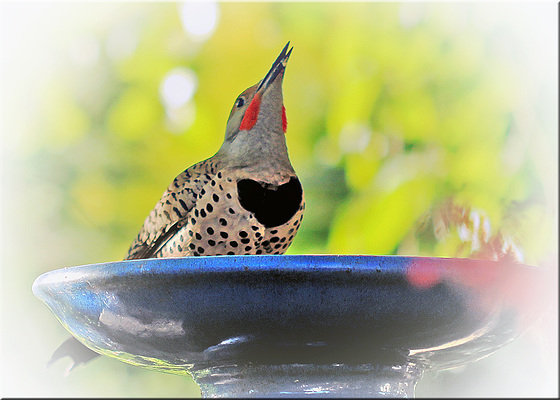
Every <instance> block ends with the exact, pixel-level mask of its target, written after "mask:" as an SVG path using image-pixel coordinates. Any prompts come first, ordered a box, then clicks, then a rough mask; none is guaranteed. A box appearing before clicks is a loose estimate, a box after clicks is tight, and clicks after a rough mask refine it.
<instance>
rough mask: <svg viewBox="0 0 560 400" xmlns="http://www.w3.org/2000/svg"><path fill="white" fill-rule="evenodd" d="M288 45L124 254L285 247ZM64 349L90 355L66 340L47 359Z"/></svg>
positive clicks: (298, 213)
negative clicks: (215, 145) (214, 147)
mask: <svg viewBox="0 0 560 400" xmlns="http://www.w3.org/2000/svg"><path fill="white" fill-rule="evenodd" d="M288 46H289V42H288V44H286V46H285V47H284V49H283V50H282V52H281V53H280V55H279V56H278V58H277V59H276V61H275V62H274V63H273V64H272V68H271V69H270V71H268V73H267V74H266V76H265V77H264V78H263V79H262V80H261V81H260V82H259V83H257V84H256V85H254V86H251V87H250V88H248V89H247V90H245V91H244V92H243V93H241V94H240V95H239V97H237V99H236V100H235V103H234V105H233V108H232V110H231V112H230V115H229V119H228V121H227V126H226V134H225V139H224V142H223V144H222V146H221V147H220V149H219V150H218V152H217V153H216V154H215V155H214V156H212V157H210V158H208V159H206V160H204V161H202V162H199V163H197V164H195V165H193V166H191V167H190V168H187V169H186V170H185V171H183V172H182V173H181V174H179V176H177V177H176V178H175V179H174V180H173V182H171V184H170V185H169V187H168V188H167V190H166V191H165V192H164V193H163V196H162V197H161V199H160V200H159V202H158V203H157V204H156V206H155V207H154V209H153V210H152V211H151V212H150V214H149V215H148V217H147V218H146V220H145V222H144V225H143V226H142V228H141V229H140V232H139V233H138V236H137V237H136V238H135V240H134V241H133V243H132V245H131V246H130V249H129V250H128V254H127V256H126V258H125V259H141V258H158V257H181V256H203V255H204V256H207V255H237V254H283V253H284V252H285V251H286V249H287V248H288V246H289V245H290V244H291V243H292V240H293V238H294V236H295V234H296V232H297V231H298V228H299V226H300V223H301V220H302V218H303V210H304V208H305V202H304V195H303V188H302V186H301V184H300V182H299V179H298V177H297V175H296V173H295V171H294V169H293V167H292V165H291V163H290V160H289V157H288V149H287V146H286V138H285V133H286V127H287V120H286V110H285V108H284V103H283V97H282V81H283V78H284V70H285V67H286V63H287V61H288V58H289V57H290V54H291V52H292V49H290V50H289V51H288ZM66 355H68V356H70V357H72V358H73V360H74V363H75V365H77V364H80V363H85V362H87V361H89V360H90V359H92V358H95V357H96V356H97V353H95V352H93V351H91V350H89V349H87V348H85V346H82V345H81V344H80V343H79V342H78V341H77V340H76V339H74V338H70V339H68V340H67V341H66V342H65V343H64V344H63V345H62V346H61V347H60V348H59V349H57V351H55V353H54V354H53V358H52V359H51V361H50V362H51V363H52V362H53V361H55V360H57V359H59V358H61V357H64V356H66ZM75 365H73V366H72V368H73V367H74V366H75Z"/></svg>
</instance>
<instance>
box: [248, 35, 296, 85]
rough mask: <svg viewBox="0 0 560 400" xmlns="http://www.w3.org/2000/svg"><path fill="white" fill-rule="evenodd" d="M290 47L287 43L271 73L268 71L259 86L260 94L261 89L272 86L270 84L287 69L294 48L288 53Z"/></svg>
mask: <svg viewBox="0 0 560 400" xmlns="http://www.w3.org/2000/svg"><path fill="white" fill-rule="evenodd" d="M289 45H290V42H288V43H286V46H284V48H283V49H282V52H281V53H280V55H279V56H278V58H277V59H276V61H274V63H273V64H272V67H271V68H270V71H268V73H267V74H266V76H265V77H264V79H263V80H262V81H261V83H260V84H259V87H258V88H257V92H259V91H260V90H261V88H264V89H266V88H267V87H268V86H270V84H271V83H272V82H274V80H275V79H276V77H277V76H278V74H280V73H281V72H283V71H284V69H285V68H286V63H287V62H288V58H290V54H292V49H293V47H292V48H290V51H287V50H288V46H289Z"/></svg>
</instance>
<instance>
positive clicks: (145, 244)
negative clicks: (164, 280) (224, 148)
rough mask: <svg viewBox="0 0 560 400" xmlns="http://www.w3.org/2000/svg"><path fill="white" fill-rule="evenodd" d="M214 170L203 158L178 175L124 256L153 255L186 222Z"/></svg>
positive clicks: (137, 257) (129, 257) (127, 258)
mask: <svg viewBox="0 0 560 400" xmlns="http://www.w3.org/2000/svg"><path fill="white" fill-rule="evenodd" d="M214 173H215V169H214V166H213V165H212V163H211V162H209V160H205V161H202V162H200V163H198V164H195V165H193V166H192V167H190V168H188V169H186V170H185V171H183V172H182V173H181V174H179V175H178V176H177V177H176V178H175V179H174V180H173V182H171V184H170V185H169V187H168V188H167V190H166V191H165V192H164V193H163V195H162V196H161V199H160V200H159V201H158V203H157V204H156V206H155V207H154V209H153V210H152V211H151V212H150V214H149V215H148V217H147V218H146V220H145V221H144V225H143V226H142V228H141V229H140V232H139V233H138V236H137V237H136V238H135V239H134V241H133V242H132V244H131V246H130V248H129V250H128V253H127V255H126V257H125V259H126V260H132V259H140V258H151V257H153V256H154V255H155V254H156V253H157V252H158V251H159V250H160V249H161V248H162V247H163V246H164V245H165V243H167V242H168V241H169V240H170V239H171V238H172V237H173V236H174V235H175V234H176V233H177V232H178V231H179V230H180V229H181V228H182V227H183V226H184V225H185V224H186V223H187V218H188V215H189V212H190V211H191V210H192V209H193V208H194V205H195V204H196V201H197V199H198V197H199V193H200V190H201V189H202V188H203V187H204V186H205V185H206V183H207V182H208V181H210V180H211V179H212V177H213V175H214Z"/></svg>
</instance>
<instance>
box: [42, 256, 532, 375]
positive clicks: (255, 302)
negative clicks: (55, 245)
mask: <svg viewBox="0 0 560 400" xmlns="http://www.w3.org/2000/svg"><path fill="white" fill-rule="evenodd" d="M542 275H543V274H542V271H541V270H539V268H534V267H529V266H526V265H520V264H512V263H502V262H493V261H478V260H469V259H446V258H424V257H400V256H314V255H311V256H299V255H294V256H223V257H189V258H167V259H146V260H133V261H122V262H109V263H103V264H93V265H84V266H78V267H70V268H63V269H59V270H56V271H52V272H48V273H46V274H43V275H41V276H40V277H39V278H37V280H36V281H35V283H34V284H33V292H34V294H35V295H36V296H37V297H38V298H40V299H41V300H42V301H44V302H45V303H46V305H47V306H48V307H49V308H50V309H51V311H52V312H53V313H54V315H55V316H56V317H57V318H58V319H59V320H60V322H61V323H62V324H63V325H64V326H65V327H66V328H67V329H68V330H69V331H70V332H71V333H72V334H73V335H74V336H75V337H76V338H78V339H79V340H80V341H81V342H82V343H84V344H85V345H86V346H88V347H90V348H91V349H93V350H95V351H97V352H99V353H102V354H104V355H108V356H111V357H115V358H118V359H119V360H121V361H124V362H128V363H132V364H135V365H140V366H144V367H148V368H152V369H157V370H160V371H165V372H175V373H185V372H192V371H195V370H200V369H202V368H209V367H212V366H223V365H227V364H228V363H240V362H246V363H253V364H255V363H256V364H336V363H341V364H352V365H358V364H363V363H371V362H374V361H375V362H376V363H381V364H384V365H396V364H400V365H403V364H404V363H407V362H411V361H412V362H415V363H419V364H422V365H425V366H430V367H436V368H444V367H450V366H455V365H460V364H464V363H466V362H470V361H474V360H476V359H479V358H481V357H484V356H486V355H488V354H489V353H491V352H493V351H495V350H496V349H498V348H500V347H501V346H503V345H504V344H506V343H507V342H508V341H510V340H512V339H513V338H515V337H516V336H517V335H518V334H519V333H521V332H522V330H523V326H524V321H526V320H530V319H531V318H532V317H533V316H534V315H536V313H538V311H539V307H540V305H539V302H538V297H539V296H538V295H537V294H538V292H539V288H540V285H541V284H542V282H541V281H542V278H543V276H542Z"/></svg>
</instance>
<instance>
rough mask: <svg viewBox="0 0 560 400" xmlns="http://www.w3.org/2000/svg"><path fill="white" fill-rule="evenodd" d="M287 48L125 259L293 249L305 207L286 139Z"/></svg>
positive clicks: (167, 196)
mask: <svg viewBox="0 0 560 400" xmlns="http://www.w3.org/2000/svg"><path fill="white" fill-rule="evenodd" d="M288 45H289V43H288V44H286V46H285V47H284V49H283V50H282V52H281V53H280V55H279V56H278V58H277V59H276V61H275V62H274V63H273V64H272V68H271V69H270V71H269V72H268V73H267V74H266V76H265V77H264V79H263V80H261V81H260V82H259V83H258V84H256V85H254V86H251V87H250V88H249V89H247V90H245V91H244V92H243V93H241V94H240V95H239V97H238V98H237V99H236V100H235V103H234V105H233V108H232V110H231V113H230V115H229V119H228V122H227V127H226V135H225V139H224V142H223V144H222V146H221V148H220V149H219V150H218V152H217V153H216V154H215V155H214V156H212V157H211V158H208V159H206V160H204V161H202V162H200V163H198V164H195V165H193V166H192V167H190V168H188V169H186V170H185V171H184V172H182V173H181V174H180V175H179V176H177V177H176V178H175V179H174V180H173V182H172V183H171V184H170V185H169V187H168V188H167V190H166V191H165V192H164V193H163V196H162V197H161V199H160V200H159V202H158V203H157V204H156V206H155V208H154V209H153V210H152V211H151V213H150V215H148V217H147V218H146V221H145V222H144V225H143V226H142V229H141V230H140V233H139V234H138V236H137V237H136V239H135V240H134V242H133V243H132V245H131V246H130V249H129V251H128V254H127V256H126V259H137V258H155V257H180V256H202V255H204V256H206V255H234V254H282V253H284V252H285V251H286V249H287V248H288V246H289V245H290V244H291V242H292V240H293V238H294V236H295V234H296V232H297V230H298V228H299V224H300V222H301V219H302V218H303V210H304V198H303V189H302V186H301V184H300V182H299V179H298V178H297V176H296V173H295V171H294V169H293V167H292V165H291V163H290V160H289V158H288V149H287V147H286V138H285V136H284V134H285V132H286V125H287V122H286V111H285V108H284V104H283V99H282V80H283V77H284V70H285V67H286V62H287V61H288V58H289V57H290V53H291V49H290V51H287V50H288Z"/></svg>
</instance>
